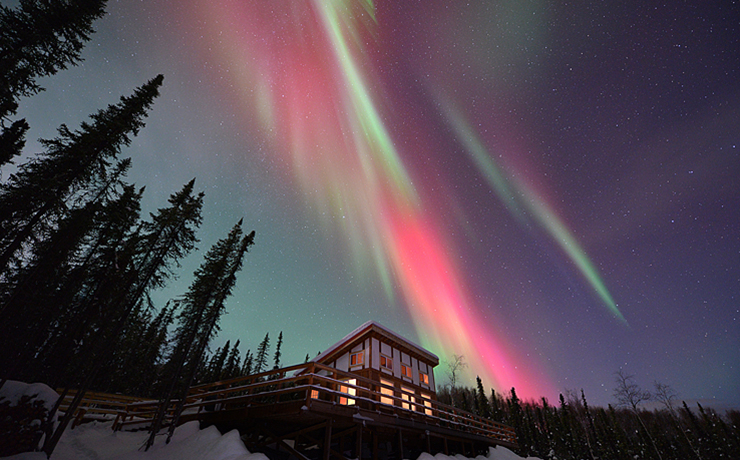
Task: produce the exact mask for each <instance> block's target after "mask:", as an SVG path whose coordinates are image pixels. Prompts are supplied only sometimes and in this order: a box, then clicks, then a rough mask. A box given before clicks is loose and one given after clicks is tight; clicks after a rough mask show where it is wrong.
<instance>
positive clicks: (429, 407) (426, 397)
mask: <svg viewBox="0 0 740 460" xmlns="http://www.w3.org/2000/svg"><path fill="white" fill-rule="evenodd" d="M421 395H422V396H423V397H424V413H425V414H427V415H432V401H431V400H430V398H431V397H432V395H430V394H428V393H422V394H421Z"/></svg>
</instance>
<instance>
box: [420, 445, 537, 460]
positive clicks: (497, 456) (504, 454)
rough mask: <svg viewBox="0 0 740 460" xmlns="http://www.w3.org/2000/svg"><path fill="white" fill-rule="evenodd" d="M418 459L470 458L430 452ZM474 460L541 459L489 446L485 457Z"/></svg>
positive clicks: (446, 459) (465, 459)
mask: <svg viewBox="0 0 740 460" xmlns="http://www.w3.org/2000/svg"><path fill="white" fill-rule="evenodd" d="M418 460H470V459H469V458H468V457H463V456H462V455H455V456H449V455H445V454H437V455H430V454H426V453H425V454H421V455H420V456H419V458H418ZM474 460H541V459H540V458H539V457H527V458H526V459H524V457H520V456H518V455H517V454H515V453H514V452H512V451H510V450H509V449H507V448H506V447H501V446H498V447H495V448H494V447H491V448H490V449H488V455H486V456H485V457H484V456H482V455H479V456H477V457H475V459H474Z"/></svg>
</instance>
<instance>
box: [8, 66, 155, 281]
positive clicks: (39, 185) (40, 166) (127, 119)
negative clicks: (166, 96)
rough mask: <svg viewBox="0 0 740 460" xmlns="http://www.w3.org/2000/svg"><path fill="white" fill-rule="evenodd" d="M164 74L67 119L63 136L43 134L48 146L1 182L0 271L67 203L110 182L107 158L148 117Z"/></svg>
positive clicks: (88, 198) (92, 198) (90, 198)
mask: <svg viewBox="0 0 740 460" xmlns="http://www.w3.org/2000/svg"><path fill="white" fill-rule="evenodd" d="M162 80H163V77H162V76H161V75H159V76H157V77H156V78H154V79H152V80H151V81H149V82H148V83H146V84H145V85H143V86H142V87H141V88H138V89H137V90H136V91H134V94H133V95H132V96H129V97H122V98H121V102H119V103H118V104H114V105H110V106H108V108H107V109H105V110H101V111H99V112H98V113H96V114H94V115H92V116H91V119H92V121H91V122H90V123H87V122H83V123H82V125H81V127H80V129H79V130H77V131H71V130H70V129H69V128H67V126H66V125H62V126H61V127H60V128H59V130H58V131H59V136H58V137H57V138H55V139H52V140H43V141H42V144H43V145H44V147H45V150H46V152H45V153H44V155H42V156H41V157H38V158H35V159H33V160H31V161H29V162H27V163H24V164H23V165H21V166H20V167H19V170H18V172H17V173H15V174H12V175H11V176H10V178H9V179H8V182H7V183H6V184H4V186H3V187H2V188H0V275H2V274H3V273H7V270H8V268H9V267H11V266H12V265H13V264H12V263H13V261H16V263H21V261H20V259H19V257H20V256H19V254H20V253H21V249H23V247H24V244H30V243H31V242H32V237H33V236H34V235H41V234H42V233H43V230H44V229H48V228H50V227H52V228H53V226H54V223H55V222H57V221H58V220H59V219H60V218H62V217H64V215H65V210H66V209H67V207H68V204H67V203H70V202H73V201H74V200H84V201H96V199H97V198H98V196H87V195H88V192H89V191H90V190H93V191H95V192H96V194H97V193H99V192H100V188H101V187H100V186H96V185H97V184H105V183H107V180H106V179H107V168H108V165H109V161H110V160H111V159H114V158H115V157H116V156H117V155H118V153H119V152H120V150H121V148H122V147H123V146H125V145H128V144H129V143H130V142H131V137H130V136H132V135H135V134H137V133H138V131H139V129H141V128H142V127H143V126H144V121H143V120H144V117H145V116H146V112H147V110H148V109H149V107H151V105H152V102H153V101H154V98H155V97H156V96H157V95H158V94H159V87H160V85H161V84H162Z"/></svg>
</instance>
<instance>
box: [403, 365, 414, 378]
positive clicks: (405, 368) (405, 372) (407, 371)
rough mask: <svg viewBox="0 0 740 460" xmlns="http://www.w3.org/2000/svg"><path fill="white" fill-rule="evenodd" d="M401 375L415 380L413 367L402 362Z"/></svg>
mask: <svg viewBox="0 0 740 460" xmlns="http://www.w3.org/2000/svg"><path fill="white" fill-rule="evenodd" d="M401 377H404V378H407V379H412V380H413V378H414V371H413V370H412V369H411V366H408V365H406V364H404V363H401Z"/></svg>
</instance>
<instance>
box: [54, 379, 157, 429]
mask: <svg viewBox="0 0 740 460" xmlns="http://www.w3.org/2000/svg"><path fill="white" fill-rule="evenodd" d="M57 392H58V393H60V394H64V398H63V399H62V402H61V403H60V404H59V412H67V410H69V405H70V404H71V402H72V400H73V399H74V397H75V395H76V394H77V390H67V391H66V394H65V393H64V390H63V389H58V390H57ZM143 399H144V398H138V397H136V396H126V395H120V394H111V393H102V392H98V391H88V392H86V393H85V396H84V397H83V398H82V401H81V402H80V405H79V406H78V407H77V409H76V410H75V413H74V419H73V421H72V427H73V428H74V427H75V426H77V425H79V424H80V423H81V422H82V421H83V420H85V419H88V420H89V419H100V420H108V419H109V420H115V419H116V418H120V417H121V416H122V415H123V414H125V413H126V410H127V407H128V406H129V404H131V403H135V402H139V401H142V400H143Z"/></svg>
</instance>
